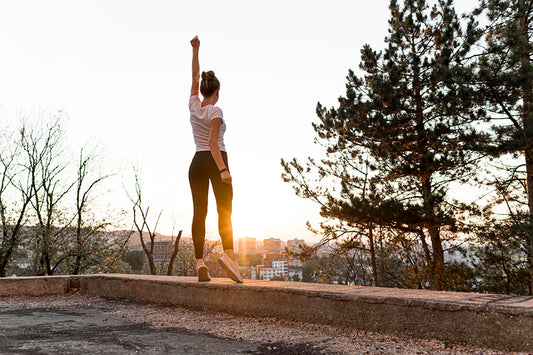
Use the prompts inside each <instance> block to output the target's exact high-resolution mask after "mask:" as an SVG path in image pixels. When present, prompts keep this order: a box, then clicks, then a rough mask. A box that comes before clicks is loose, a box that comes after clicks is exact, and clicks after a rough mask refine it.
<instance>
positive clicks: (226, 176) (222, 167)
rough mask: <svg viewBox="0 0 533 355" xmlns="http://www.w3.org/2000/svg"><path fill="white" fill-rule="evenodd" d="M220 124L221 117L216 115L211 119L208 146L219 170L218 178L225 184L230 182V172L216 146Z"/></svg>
mask: <svg viewBox="0 0 533 355" xmlns="http://www.w3.org/2000/svg"><path fill="white" fill-rule="evenodd" d="M221 125H222V118H220V117H217V118H214V119H213V120H212V121H211V124H210V126H209V148H210V150H211V155H212V156H213V159H214V160H215V163H216V165H217V168H218V171H220V178H221V179H222V182H223V183H225V184H231V174H230V173H229V170H228V167H227V166H226V163H224V159H222V153H221V152H220V147H219V146H218V136H219V134H220V126H221Z"/></svg>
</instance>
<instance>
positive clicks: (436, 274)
mask: <svg viewBox="0 0 533 355" xmlns="http://www.w3.org/2000/svg"><path fill="white" fill-rule="evenodd" d="M422 197H423V199H424V214H425V216H424V217H425V220H426V225H427V229H428V232H429V237H430V239H431V249H432V258H431V259H432V260H431V271H432V274H433V275H432V279H433V283H432V285H431V288H432V289H433V290H436V291H442V290H443V289H444V250H443V248H442V240H441V238H440V228H439V226H438V225H437V222H436V221H435V220H434V217H435V205H434V203H433V202H432V200H431V197H432V196H431V179H430V178H424V179H423V180H422Z"/></svg>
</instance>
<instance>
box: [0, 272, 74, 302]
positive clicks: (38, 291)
mask: <svg viewBox="0 0 533 355" xmlns="http://www.w3.org/2000/svg"><path fill="white" fill-rule="evenodd" d="M68 282H69V280H68V277H65V276H47V277H38V276H36V277H6V278H0V297H9V296H22V295H24V296H48V295H62V294H64V293H66V292H67V288H68Z"/></svg>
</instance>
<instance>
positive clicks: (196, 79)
mask: <svg viewBox="0 0 533 355" xmlns="http://www.w3.org/2000/svg"><path fill="white" fill-rule="evenodd" d="M191 46H192V86H191V96H194V95H198V90H199V88H200V62H199V61H198V51H199V50H200V40H199V39H198V36H195V37H194V38H193V39H192V40H191Z"/></svg>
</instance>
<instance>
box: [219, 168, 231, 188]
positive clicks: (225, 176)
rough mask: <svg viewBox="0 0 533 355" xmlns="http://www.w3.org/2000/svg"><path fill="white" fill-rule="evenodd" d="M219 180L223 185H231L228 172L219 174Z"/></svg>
mask: <svg viewBox="0 0 533 355" xmlns="http://www.w3.org/2000/svg"><path fill="white" fill-rule="evenodd" d="M220 178H221V179H222V182H223V183H224V184H230V185H231V174H230V173H229V171H227V170H226V171H223V172H221V173H220Z"/></svg>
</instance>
